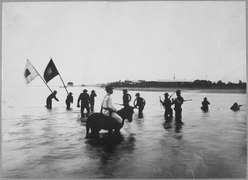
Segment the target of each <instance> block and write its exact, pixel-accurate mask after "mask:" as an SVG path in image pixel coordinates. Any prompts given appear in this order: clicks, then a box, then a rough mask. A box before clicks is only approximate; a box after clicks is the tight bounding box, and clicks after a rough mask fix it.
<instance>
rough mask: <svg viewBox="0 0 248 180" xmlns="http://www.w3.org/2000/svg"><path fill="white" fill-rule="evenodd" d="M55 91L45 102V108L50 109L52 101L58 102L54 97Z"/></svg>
mask: <svg viewBox="0 0 248 180" xmlns="http://www.w3.org/2000/svg"><path fill="white" fill-rule="evenodd" d="M56 94H57V91H53V92H52V93H51V94H50V95H49V96H48V97H47V100H46V107H47V109H52V99H55V100H56V101H59V100H58V98H57V97H56Z"/></svg>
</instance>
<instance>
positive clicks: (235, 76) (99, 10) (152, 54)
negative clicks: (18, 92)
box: [2, 1, 246, 86]
mask: <svg viewBox="0 0 248 180" xmlns="http://www.w3.org/2000/svg"><path fill="white" fill-rule="evenodd" d="M245 15H246V12H245V1H174V2H172V1H136V2H132V1H121V2H113V1H110V2H104V1H94V2H89V1H85V2H80V1H77V2H5V3H3V4H2V78H3V81H2V82H3V85H6V86H8V85H10V86H11V85H20V86H22V85H25V79H24V75H23V74H24V68H25V65H26V61H27V59H29V60H30V62H31V63H32V64H33V66H34V67H35V68H36V69H37V71H38V72H39V73H40V74H41V75H42V76H43V72H44V70H45V68H46V66H47V64H48V62H49V60H50V58H52V59H53V61H54V63H55V65H56V67H57V69H58V71H59V73H60V75H61V77H62V78H63V80H64V82H65V83H67V82H73V83H74V84H79V85H80V84H96V83H106V82H112V81H118V80H171V79H173V77H174V76H175V79H176V80H195V79H207V80H210V81H213V82H214V81H215V82H216V81H218V80H222V81H224V82H229V81H231V82H238V81H239V80H242V81H246V22H245ZM42 83H43V81H42V80H41V78H39V77H38V78H36V79H34V80H33V81H32V82H31V83H30V84H29V85H30V86H35V85H39V84H42ZM48 84H51V85H53V84H61V80H60V78H59V77H58V76H57V77H55V78H54V79H52V80H51V81H50V82H49V83H48Z"/></svg>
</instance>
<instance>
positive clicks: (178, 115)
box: [172, 90, 184, 123]
mask: <svg viewBox="0 0 248 180" xmlns="http://www.w3.org/2000/svg"><path fill="white" fill-rule="evenodd" d="M176 94H177V98H176V99H173V101H172V103H173V104H175V107H174V110H175V121H176V122H177V123H182V104H183V101H184V99H183V97H182V96H181V91H180V90H177V91H176Z"/></svg>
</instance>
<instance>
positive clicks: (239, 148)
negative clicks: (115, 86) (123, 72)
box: [2, 86, 247, 179]
mask: <svg viewBox="0 0 248 180" xmlns="http://www.w3.org/2000/svg"><path fill="white" fill-rule="evenodd" d="M53 89H57V91H58V95H57V97H58V98H59V99H60V101H59V102H56V101H53V109H52V110H47V109H46V108H45V107H44V106H45V100H46V97H47V96H48V95H49V91H48V90H47V89H46V88H45V87H32V86H27V87H15V88H11V87H5V88H4V89H3V95H2V97H3V101H2V177H4V178H70V179H72V178H142V179H143V178H153V179H154V178H189V179H191V178H245V177H246V167H247V165H246V159H247V149H246V144H247V142H246V137H247V134H246V129H247V126H246V119H247V115H246V106H243V107H241V110H240V111H238V112H233V111H231V110H230V109H229V108H230V106H231V105H232V104H233V103H234V102H238V103H239V104H246V94H227V93H225V94H217V93H209V94H208V93H203V92H201V91H183V92H182V96H183V97H184V98H185V99H192V101H188V102H185V103H184V104H183V114H182V116H183V119H182V120H183V122H184V124H183V125H182V126H177V125H175V124H174V120H173V121H172V122H171V123H165V121H164V118H163V113H164V110H163V109H162V107H161V106H160V104H159V101H158V100H159V96H161V97H162V96H163V93H164V92H151V91H149V92H148V91H147V92H146V91H142V92H140V93H141V96H142V97H144V98H145V99H146V101H147V105H146V107H145V109H144V118H142V119H139V118H138V115H137V110H135V113H134V115H133V121H132V122H131V123H128V122H127V121H125V125H124V127H123V128H122V129H121V135H119V136H114V137H112V138H110V137H109V136H108V135H107V131H104V130H102V131H101V134H100V135H101V139H100V140H94V139H85V123H84V122H81V121H80V118H79V117H80V110H79V108H77V107H76V101H77V98H78V96H79V94H80V92H81V91H82V90H83V88H77V87H74V88H70V89H69V91H72V92H73V96H74V104H73V105H72V108H73V110H71V111H66V108H65V97H66V92H65V90H64V89H62V88H58V87H57V88H53ZM87 89H88V90H89V91H91V90H92V89H95V90H96V93H97V95H98V96H97V98H96V105H95V109H96V111H99V109H100V106H101V101H102V99H103V97H104V95H105V92H104V90H103V89H101V88H91V87H87ZM136 92H137V91H130V94H131V95H132V102H133V100H134V97H135V96H134V95H135V93H136ZM171 93H172V92H169V94H171ZM204 97H207V98H208V100H209V101H210V103H211V105H210V111H209V112H207V113H203V112H202V111H201V110H200V106H201V101H202V100H203V98H204ZM113 98H114V102H117V103H121V99H122V91H117V90H115V91H114V94H113ZM116 107H117V108H119V109H120V108H121V106H118V105H117V104H116Z"/></svg>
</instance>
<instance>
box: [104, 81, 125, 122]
mask: <svg viewBox="0 0 248 180" xmlns="http://www.w3.org/2000/svg"><path fill="white" fill-rule="evenodd" d="M105 90H106V92H107V95H106V96H105V97H104V99H103V102H102V108H101V113H102V114H104V115H106V116H111V117H113V118H114V119H115V120H116V121H117V122H119V123H122V118H121V117H120V116H119V115H118V114H117V113H116V108H115V107H114V106H113V102H112V98H111V94H113V87H112V86H111V85H107V86H106V87H105Z"/></svg>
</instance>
